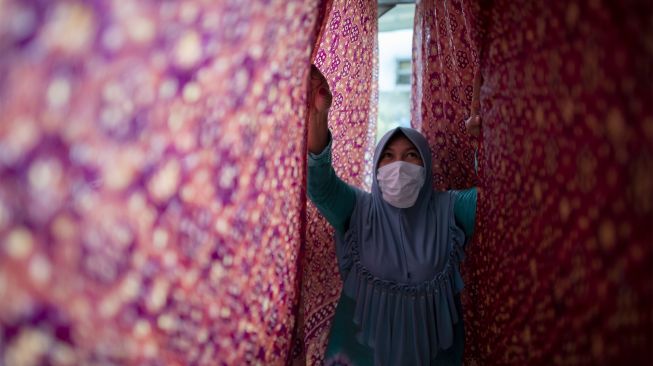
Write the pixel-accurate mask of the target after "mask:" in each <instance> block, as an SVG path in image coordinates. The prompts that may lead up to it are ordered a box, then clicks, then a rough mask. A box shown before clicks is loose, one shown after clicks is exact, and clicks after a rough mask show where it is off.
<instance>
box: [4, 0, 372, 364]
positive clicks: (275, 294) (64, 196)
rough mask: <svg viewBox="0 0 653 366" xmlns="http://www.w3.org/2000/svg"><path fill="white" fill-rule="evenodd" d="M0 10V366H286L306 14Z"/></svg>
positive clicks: (54, 7) (200, 6)
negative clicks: (107, 365)
mask: <svg viewBox="0 0 653 366" xmlns="http://www.w3.org/2000/svg"><path fill="white" fill-rule="evenodd" d="M0 7H1V9H0V111H2V113H0V177H1V179H0V243H1V244H0V299H2V300H0V364H5V365H40V364H52V365H82V364H120V365H212V364H215V362H217V360H219V362H220V363H221V364H225V365H246V364H264V365H280V364H285V363H286V362H287V359H288V354H289V351H290V345H291V343H290V342H291V335H292V334H291V333H292V330H293V329H294V319H295V316H294V311H295V308H296V302H297V297H298V295H299V291H297V283H298V282H297V281H298V279H297V275H298V273H297V268H298V260H299V258H298V252H299V248H300V243H301V241H302V238H303V237H304V233H303V230H304V227H305V226H304V225H303V224H302V223H303V220H304V217H303V213H304V211H305V208H304V207H305V189H304V184H303V180H302V179H303V178H304V176H305V171H306V169H305V163H304V162H305V133H306V130H305V110H306V97H305V96H306V86H307V83H306V82H307V76H308V71H309V67H310V62H311V60H310V56H311V50H312V48H313V45H314V43H315V40H316V27H315V26H316V18H317V14H318V11H319V9H321V7H320V6H319V2H318V1H310V0H309V1H293V0H272V1H266V2H259V1H249V2H247V4H246V5H245V4H243V2H242V1H240V0H238V1H217V2H215V1H214V2H205V1H184V2H158V1H126V2H123V1H102V0H100V1H92V2H77V1H75V2H71V1H40V0H34V1H15V0H7V1H2V2H1V3H0ZM343 20H344V19H343ZM359 31H360V32H361V37H362V31H363V29H359ZM343 40H344V38H343ZM364 52H370V51H369V50H365V51H364ZM343 61H344V60H343ZM350 62H352V61H350ZM355 66H358V64H357V63H355ZM341 69H342V67H341V68H340V70H341ZM359 69H360V67H358V68H357V67H352V72H353V71H354V70H359ZM356 86H358V84H356ZM365 118H366V115H365V116H361V117H360V120H361V121H362V120H364V119H365ZM339 141H340V143H341V144H342V143H343V142H344V141H343V140H342V139H341V140H339ZM347 143H348V142H347ZM341 161H342V160H341Z"/></svg>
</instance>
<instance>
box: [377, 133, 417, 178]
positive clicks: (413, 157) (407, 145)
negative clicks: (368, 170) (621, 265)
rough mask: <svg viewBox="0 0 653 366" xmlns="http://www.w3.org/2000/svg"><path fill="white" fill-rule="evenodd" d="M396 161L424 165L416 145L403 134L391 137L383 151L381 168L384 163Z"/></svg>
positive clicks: (380, 161) (380, 162) (380, 160)
mask: <svg viewBox="0 0 653 366" xmlns="http://www.w3.org/2000/svg"><path fill="white" fill-rule="evenodd" d="M395 161H405V162H407V163H412V164H415V165H419V166H424V162H423V161H422V156H421V155H420V153H419V151H417V148H416V147H415V145H413V143H412V142H410V140H408V138H406V136H404V135H403V134H401V135H398V136H396V137H393V138H392V139H390V141H389V142H388V143H387V144H386V145H385V148H384V149H383V151H382V152H381V159H379V166H378V167H377V169H378V168H380V167H382V166H384V165H388V164H390V163H394V162H395Z"/></svg>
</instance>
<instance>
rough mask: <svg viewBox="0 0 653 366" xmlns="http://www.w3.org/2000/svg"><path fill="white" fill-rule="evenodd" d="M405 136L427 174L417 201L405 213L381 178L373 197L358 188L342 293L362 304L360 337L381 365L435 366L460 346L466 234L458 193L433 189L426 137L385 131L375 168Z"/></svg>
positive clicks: (341, 256) (340, 243) (339, 247)
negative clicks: (458, 300) (456, 336)
mask: <svg viewBox="0 0 653 366" xmlns="http://www.w3.org/2000/svg"><path fill="white" fill-rule="evenodd" d="M398 133H403V134H404V135H405V136H406V137H407V138H408V139H409V140H410V141H411V142H412V143H413V144H414V145H415V147H416V148H417V150H418V151H419V153H420V154H421V155H422V161H423V162H424V168H425V169H426V180H425V183H424V186H423V187H422V189H421V191H420V193H419V196H418V198H417V201H416V203H415V204H414V205H413V206H412V207H408V208H403V209H402V208H396V207H394V206H392V205H390V204H388V203H387V202H385V200H383V197H382V195H381V190H380V188H379V185H378V183H377V179H376V174H374V179H373V182H372V191H371V193H367V192H362V191H357V195H356V205H355V207H354V211H353V212H352V216H351V219H350V221H349V226H348V230H347V231H346V232H345V233H344V235H343V234H337V235H336V251H337V255H338V263H339V266H340V271H341V275H342V277H343V281H344V288H343V291H344V293H345V295H347V296H349V297H350V298H352V299H353V300H355V302H356V311H355V314H354V319H353V320H354V322H355V323H356V324H357V325H358V327H359V332H358V334H357V337H358V340H359V342H360V343H362V344H365V345H368V346H370V347H372V348H373V349H374V354H375V364H377V365H400V364H402V365H404V364H405V365H428V364H429V363H430V362H431V360H432V359H434V358H435V357H436V355H437V352H438V351H439V350H441V349H447V348H449V347H451V345H452V343H453V326H454V324H455V323H457V322H458V320H459V317H460V314H458V311H459V309H457V307H456V305H455V300H454V297H455V295H456V294H457V293H458V292H459V291H460V290H462V287H463V283H462V278H461V277H460V273H459V270H458V263H459V262H460V261H461V260H462V259H463V244H464V240H465V237H464V233H463V231H462V230H461V229H460V228H458V227H457V226H456V224H455V221H454V214H453V206H454V203H455V196H454V194H453V193H450V192H438V191H434V190H433V188H432V174H431V153H430V149H429V146H428V143H427V141H426V139H425V138H424V136H422V134H421V133H419V132H418V131H416V130H414V129H411V128H404V127H398V128H396V129H394V130H391V131H389V132H388V133H386V134H385V136H384V137H383V138H382V139H381V141H380V142H379V144H378V145H377V147H376V151H375V153H374V166H375V167H377V166H378V162H379V159H380V157H381V153H382V151H383V148H384V147H385V145H386V144H387V143H388V141H389V140H390V139H391V138H392V137H393V136H394V135H395V134H398ZM375 170H376V169H375Z"/></svg>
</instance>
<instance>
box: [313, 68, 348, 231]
mask: <svg viewBox="0 0 653 366" xmlns="http://www.w3.org/2000/svg"><path fill="white" fill-rule="evenodd" d="M308 101H309V111H308V113H309V116H308V117H309V118H308V119H309V120H308V182H307V186H308V187H307V190H308V197H309V198H310V199H311V201H313V203H314V204H315V206H316V207H317V209H318V210H319V211H320V213H321V214H322V215H323V216H324V217H325V218H326V219H327V221H328V222H329V223H330V224H331V225H332V226H333V227H334V228H335V229H336V230H338V231H339V232H341V233H344V232H345V230H346V226H347V223H348V222H349V218H350V216H351V213H352V211H353V210H354V204H355V202H356V193H355V191H354V189H353V188H352V187H350V186H349V185H348V184H347V183H345V182H344V181H342V180H341V179H340V178H339V177H338V176H337V175H336V172H335V171H334V170H333V166H332V165H331V134H330V132H329V128H328V124H327V121H328V113H329V108H330V107H331V92H330V91H329V84H328V83H327V81H326V79H325V78H324V76H323V75H322V74H321V73H320V71H319V70H318V69H317V68H316V67H315V66H312V67H311V80H310V89H309V93H308Z"/></svg>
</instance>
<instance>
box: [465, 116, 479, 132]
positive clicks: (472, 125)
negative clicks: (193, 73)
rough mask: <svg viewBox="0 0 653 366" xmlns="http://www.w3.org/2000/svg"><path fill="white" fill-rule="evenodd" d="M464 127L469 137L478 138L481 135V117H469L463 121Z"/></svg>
mask: <svg viewBox="0 0 653 366" xmlns="http://www.w3.org/2000/svg"><path fill="white" fill-rule="evenodd" d="M465 127H466V129H467V132H468V133H469V134H470V135H472V136H474V137H478V136H479V135H480V134H481V116H479V115H474V116H471V117H469V118H468V119H467V121H465Z"/></svg>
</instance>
